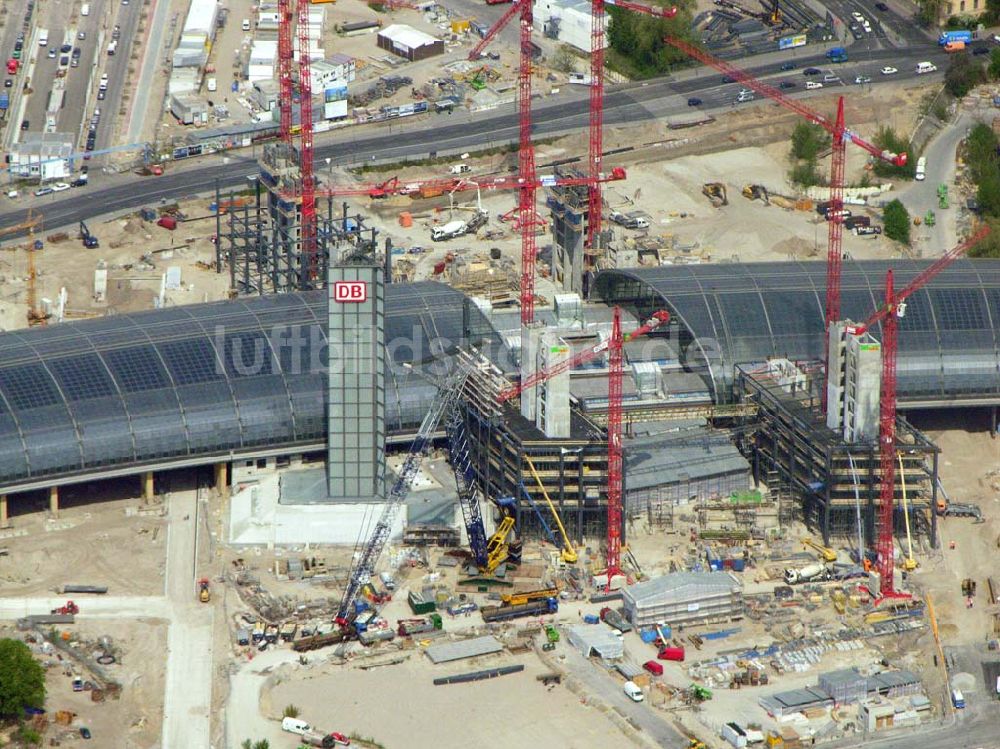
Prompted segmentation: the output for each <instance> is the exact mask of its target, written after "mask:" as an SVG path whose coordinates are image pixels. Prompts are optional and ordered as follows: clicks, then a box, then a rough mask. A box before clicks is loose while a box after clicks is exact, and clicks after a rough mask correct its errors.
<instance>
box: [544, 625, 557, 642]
mask: <svg viewBox="0 0 1000 749" xmlns="http://www.w3.org/2000/svg"><path fill="white" fill-rule="evenodd" d="M545 638H546V639H547V640H548V641H549V642H550V643H552V644H553V645H554V644H556V643H557V642H559V630H557V629H556V628H555V627H553V626H552V625H551V624H546V625H545Z"/></svg>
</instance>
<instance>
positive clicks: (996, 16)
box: [982, 0, 1000, 26]
mask: <svg viewBox="0 0 1000 749" xmlns="http://www.w3.org/2000/svg"><path fill="white" fill-rule="evenodd" d="M982 21H983V23H985V24H986V25H987V26H989V25H992V24H995V23H996V22H997V21H1000V0H986V12H985V13H984V14H983V17H982Z"/></svg>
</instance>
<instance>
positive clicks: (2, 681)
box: [0, 639, 45, 718]
mask: <svg viewBox="0 0 1000 749" xmlns="http://www.w3.org/2000/svg"><path fill="white" fill-rule="evenodd" d="M44 705H45V669H43V668H42V667H41V665H40V664H39V663H38V661H36V660H35V659H34V657H33V656H32V655H31V651H30V650H29V649H28V646H27V645H25V644H24V643H23V642H20V641H19V640H10V639H3V640H0V716H3V717H7V718H17V717H20V716H21V715H23V714H24V708H26V707H42V706H44Z"/></svg>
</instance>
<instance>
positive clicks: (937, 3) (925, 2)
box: [917, 0, 942, 26]
mask: <svg viewBox="0 0 1000 749" xmlns="http://www.w3.org/2000/svg"><path fill="white" fill-rule="evenodd" d="M941 2H942V0H918V4H919V6H920V7H919V8H918V10H917V21H918V22H919V23H920V24H921V25H923V26H933V25H935V24H937V20H938V18H939V17H940V15H941Z"/></svg>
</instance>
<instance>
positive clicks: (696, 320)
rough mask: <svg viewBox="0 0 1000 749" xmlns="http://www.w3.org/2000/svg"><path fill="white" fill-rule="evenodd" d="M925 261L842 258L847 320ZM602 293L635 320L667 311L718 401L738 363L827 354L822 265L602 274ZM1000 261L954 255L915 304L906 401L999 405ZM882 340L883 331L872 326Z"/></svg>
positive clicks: (910, 314) (907, 337)
mask: <svg viewBox="0 0 1000 749" xmlns="http://www.w3.org/2000/svg"><path fill="white" fill-rule="evenodd" d="M930 262H931V261H928V260H893V261H876V260H864V261H852V260H848V261H845V262H844V266H843V275H842V280H841V308H842V317H844V318H847V319H853V320H856V321H861V320H864V319H865V318H867V317H868V316H869V315H870V314H871V313H872V311H873V310H874V309H875V308H876V306H877V305H878V304H879V303H880V302H881V300H882V298H883V293H882V290H883V288H884V285H885V276H886V271H887V270H889V269H890V268H892V270H893V273H894V277H895V287H896V290H897V291H899V290H900V289H902V288H903V287H904V286H905V285H906V284H908V283H909V282H910V281H911V280H912V279H913V278H914V277H915V276H916V275H917V274H918V273H920V272H921V271H922V270H923V269H925V268H926V267H927V266H928V265H929V264H930ZM596 293H597V295H598V296H599V297H600V298H602V299H603V300H604V301H606V302H608V303H610V304H619V305H623V306H627V307H629V308H631V309H632V311H633V312H635V313H636V314H639V315H646V314H649V313H650V312H652V311H653V310H656V309H662V308H664V307H665V308H666V309H668V310H669V311H670V313H671V315H672V316H673V318H674V320H675V324H674V325H673V327H672V328H671V330H670V335H672V336H675V337H676V339H677V344H678V346H679V348H680V350H681V351H682V358H683V359H684V361H685V363H686V364H688V365H689V366H691V367H692V368H696V369H700V370H701V371H702V372H706V373H707V379H708V380H709V384H710V385H711V386H712V387H713V388H714V389H715V391H716V394H717V396H718V397H719V398H720V399H721V400H723V401H724V400H725V399H726V398H727V394H728V391H729V385H730V383H731V379H732V376H733V369H734V367H735V365H737V364H742V363H750V362H759V361H763V360H765V359H767V358H769V357H787V358H789V359H799V360H805V359H822V358H823V356H824V345H825V344H824V341H823V321H824V305H825V303H826V264H825V263H823V262H780V263H723V264H719V265H670V266H658V267H653V268H633V269H624V270H611V271H605V272H603V273H601V274H600V275H598V277H597V281H596ZM998 325H1000V261H998V260H969V259H963V260H959V261H956V262H955V263H953V264H952V265H950V266H949V267H947V268H946V269H945V270H944V271H942V272H941V273H940V274H939V275H938V276H937V277H936V278H934V280H933V281H931V282H930V284H928V285H927V286H925V287H924V288H923V289H921V290H919V291H917V292H915V293H914V294H913V295H911V296H910V298H909V299H908V300H907V306H906V313H905V316H904V317H903V319H902V320H901V323H900V334H899V358H898V376H899V395H900V398H901V401H902V402H904V403H905V402H906V401H909V402H911V403H920V404H927V405H930V404H940V405H945V404H948V403H954V402H979V401H981V402H983V403H991V402H994V403H995V402H1000V358H998V334H997V328H998ZM872 333H873V335H875V336H876V337H879V336H880V334H881V331H880V330H879V329H876V330H873V331H872Z"/></svg>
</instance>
